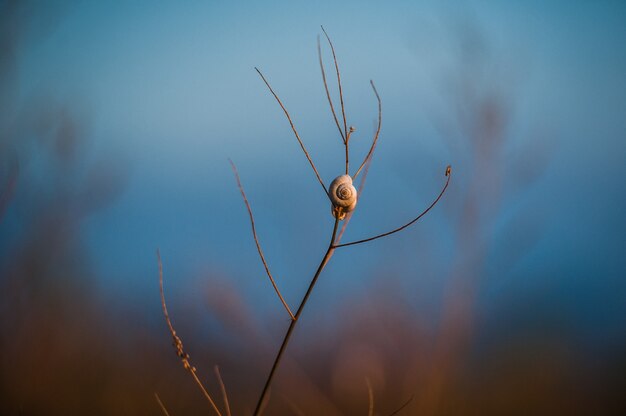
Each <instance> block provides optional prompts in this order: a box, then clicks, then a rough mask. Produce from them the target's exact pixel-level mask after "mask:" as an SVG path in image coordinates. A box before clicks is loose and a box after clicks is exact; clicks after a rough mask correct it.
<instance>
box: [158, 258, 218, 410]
mask: <svg viewBox="0 0 626 416" xmlns="http://www.w3.org/2000/svg"><path fill="white" fill-rule="evenodd" d="M157 259H158V262H159V289H160V291H161V306H162V307H163V315H164V316H165V321H166V322H167V326H168V327H169V330H170V334H172V340H173V342H174V348H176V355H178V356H179V357H180V359H181V361H182V363H183V367H184V368H185V370H187V371H189V373H190V374H191V376H192V377H193V379H194V381H195V382H196V384H197V385H198V387H199V388H200V390H202V393H203V394H204V397H206V399H207V400H208V401H209V404H210V405H211V407H212V408H213V410H215V413H217V415H218V416H222V413H221V412H220V411H219V409H218V408H217V406H216V405H215V402H214V401H213V398H212V397H211V395H210V394H209V392H208V391H207V390H206V388H205V387H204V384H202V381H200V379H199V378H198V375H197V374H196V367H194V366H193V365H191V362H189V354H187V353H186V352H185V350H184V349H183V341H182V340H181V339H180V337H179V336H178V335H176V331H175V330H174V326H173V325H172V321H171V320H170V316H169V314H168V313H167V305H166V304H165V294H164V293H163V263H162V262H161V253H160V252H159V250H157Z"/></svg>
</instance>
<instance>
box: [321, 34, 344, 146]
mask: <svg viewBox="0 0 626 416" xmlns="http://www.w3.org/2000/svg"><path fill="white" fill-rule="evenodd" d="M320 27H321V28H322V32H324V36H326V39H327V40H328V44H329V45H330V50H331V52H332V53H333V61H334V62H335V71H336V72H337V84H338V85H339V102H340V103H341V116H342V117H343V131H344V133H345V135H346V136H345V137H346V144H347V142H348V140H349V136H348V122H347V121H346V109H345V106H344V105H343V89H342V88H341V75H340V74H339V64H337V55H335V47H334V46H333V42H331V40H330V37H329V36H328V33H326V30H325V29H324V26H320Z"/></svg>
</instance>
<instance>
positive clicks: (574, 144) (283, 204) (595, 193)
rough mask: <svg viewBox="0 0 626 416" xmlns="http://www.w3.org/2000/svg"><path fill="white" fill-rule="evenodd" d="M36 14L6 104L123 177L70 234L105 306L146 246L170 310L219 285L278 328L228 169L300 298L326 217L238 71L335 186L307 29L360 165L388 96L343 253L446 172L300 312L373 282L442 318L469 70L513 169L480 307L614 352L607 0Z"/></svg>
mask: <svg viewBox="0 0 626 416" xmlns="http://www.w3.org/2000/svg"><path fill="white" fill-rule="evenodd" d="M32 9H33V10H32V15H31V17H32V22H33V24H32V25H31V26H30V31H29V32H26V35H25V36H24V37H23V39H21V40H20V44H19V45H20V47H19V50H18V53H17V71H16V72H17V74H18V76H17V78H16V83H17V84H16V86H17V87H16V90H17V91H18V94H17V98H16V100H17V102H19V103H26V102H27V101H28V97H31V96H32V95H33V94H39V93H42V92H43V93H44V94H46V95H49V96H53V97H55V99H56V100H57V101H59V102H63V103H68V104H69V105H70V108H71V109H72V111H73V112H74V113H75V114H77V115H78V116H79V117H81V119H82V120H83V123H84V125H85V129H84V131H85V137H86V138H87V140H86V142H87V143H88V144H87V145H85V147H84V149H83V151H84V155H85V156H84V157H85V160H86V161H88V160H90V158H91V159H96V158H97V156H102V155H108V160H109V162H110V166H108V167H107V169H110V171H111V172H113V173H117V174H119V175H121V176H123V177H124V178H125V185H124V188H123V192H122V193H121V194H120V195H119V196H118V197H117V198H116V199H115V200H114V201H113V202H112V203H111V204H110V205H107V206H106V207H105V208H104V209H103V210H101V211H99V212H98V213H96V214H95V215H93V216H91V217H89V218H88V220H87V221H86V222H85V223H84V224H83V227H84V228H83V229H82V231H83V232H84V235H85V241H86V244H87V249H88V253H89V256H90V261H91V262H92V263H93V266H94V268H95V270H96V271H97V274H98V276H99V280H98V286H99V288H100V289H101V290H102V292H103V293H106V294H107V295H111V296H114V297H116V298H117V299H120V300H122V301H130V302H136V303H142V302H150V303H154V302H155V299H156V296H157V291H156V259H155V250H156V248H157V247H159V248H160V249H161V253H162V255H163V258H164V263H165V267H166V273H167V274H166V276H167V285H169V286H170V287H171V290H172V298H174V299H175V298H177V297H185V296H187V295H188V294H189V292H192V293H193V291H194V287H195V286H194V285H198V284H199V282H201V281H206V279H211V278H212V277H211V276H225V277H226V278H227V279H229V280H232V281H233V282H234V284H236V285H237V286H238V287H240V289H241V290H242V291H243V292H244V293H247V294H249V298H250V299H254V303H255V307H256V308H258V309H259V310H264V311H272V313H274V312H277V311H279V308H280V305H279V304H278V302H277V301H276V300H275V298H274V295H273V293H272V291H271V288H270V286H269V283H268V282H267V281H266V277H265V276H264V273H263V269H262V267H261V264H260V262H259V260H258V258H257V254H256V251H255V248H254V243H253V240H252V237H251V235H250V230H249V223H248V220H247V216H246V212H245V208H244V205H243V203H242V201H241V198H240V196H239V194H238V190H237V188H236V184H235V181H234V178H233V176H232V173H231V170H230V167H229V164H228V158H231V159H232V160H233V161H234V162H235V163H236V164H237V166H238V168H239V171H240V174H241V178H242V181H243V183H244V186H245V187H246V191H247V193H248V197H249V199H250V202H251V204H252V208H253V210H254V213H255V217H256V221H257V226H258V231H259V235H260V238H261V242H262V244H263V247H264V250H265V253H266V256H267V258H268V261H269V263H270V266H271V268H272V270H273V272H274V274H275V275H276V276H277V279H278V281H279V285H280V286H281V287H282V288H283V290H284V293H285V296H286V297H287V299H288V300H289V301H290V303H292V304H296V302H297V301H298V300H299V299H300V296H301V294H302V293H303V291H304V289H305V288H306V285H307V284H308V279H309V277H310V275H311V273H312V272H313V270H314V268H315V266H316V265H317V262H318V261H319V258H320V257H321V255H322V254H323V250H324V248H325V246H326V244H327V241H326V240H327V238H328V236H329V233H330V228H331V226H332V218H331V216H330V213H329V206H328V203H327V201H325V199H324V197H323V195H322V194H321V192H320V189H318V188H319V185H318V184H317V183H316V181H315V178H314V176H313V174H312V172H310V169H309V167H308V165H307V164H306V160H305V158H304V156H303V155H302V154H301V152H300V149H299V147H298V146H297V143H296V141H295V139H294V138H293V136H292V133H291V131H290V130H289V126H288V124H287V121H286V120H285V119H284V116H283V114H282V113H281V112H280V109H279V107H278V106H277V105H276V103H275V102H274V100H273V98H272V97H271V95H270V94H269V92H268V91H267V90H266V88H265V86H264V84H263V83H262V81H261V80H260V79H259V77H258V75H257V74H256V72H255V71H254V69H253V68H254V67H255V66H258V67H259V68H260V69H261V70H262V71H263V72H264V74H265V75H266V76H267V77H268V79H269V81H270V83H271V84H272V85H273V87H274V88H275V90H276V91H277V93H278V94H279V96H280V97H281V98H282V100H283V102H284V103H285V105H286V106H287V107H288V109H289V111H290V113H291V115H292V117H293V119H294V121H295V123H296V126H297V128H298V130H299V132H300V134H301V136H302V138H303V140H304V141H305V143H306V145H307V146H308V148H309V150H310V152H311V155H312V157H313V159H314V161H315V162H316V164H317V166H318V168H319V170H320V172H321V175H322V177H323V179H324V180H325V181H326V182H327V183H328V182H330V181H331V180H332V179H333V178H334V177H335V176H337V175H339V174H340V173H341V169H342V166H343V165H342V157H343V154H342V148H341V146H340V142H339V137H338V135H337V132H336V129H335V126H334V124H333V122H332V118H331V115H330V112H329V110H328V107H327V103H326V98H325V95H324V91H323V88H322V83H321V76H320V73H319V66H318V62H317V52H316V36H317V35H319V34H320V33H321V31H320V28H319V25H320V24H323V25H324V26H325V28H326V29H327V31H328V32H329V34H330V36H331V37H332V39H333V41H334V44H335V47H336V51H337V54H338V58H339V64H340V69H341V71H342V78H343V81H344V95H345V101H346V111H347V115H348V118H349V122H350V123H351V124H353V125H355V126H356V127H357V135H356V136H355V137H354V139H353V140H354V142H353V146H354V147H353V150H354V152H355V153H354V159H355V160H356V159H360V158H362V157H363V155H364V154H365V152H366V151H367V148H368V146H369V141H370V138H371V134H372V131H373V124H374V122H375V117H376V103H375V100H374V97H373V95H372V93H371V90H370V88H369V84H368V82H369V80H370V79H373V80H374V81H375V82H376V85H377V88H378V90H379V92H380V95H381V98H382V101H383V129H382V132H381V138H380V144H379V146H378V148H377V151H376V154H375V158H374V163H373V165H372V168H371V171H370V176H369V177H368V182H367V187H366V190H365V193H364V196H363V199H362V200H361V201H360V203H359V209H358V211H357V212H358V213H357V214H356V215H355V217H354V219H353V222H352V223H351V227H350V229H349V230H348V232H347V234H346V238H347V239H350V240H352V239H357V238H361V237H365V236H369V235H371V234H375V233H378V232H382V231H386V230H387V229H390V228H393V227H394V226H397V225H400V224H401V223H403V222H404V221H406V220H408V219H410V218H411V216H412V215H415V214H416V213H417V212H419V211H421V209H423V207H426V206H427V205H428V204H429V203H430V201H431V200H432V199H433V197H434V196H435V195H436V194H437V192H438V191H439V189H440V187H441V185H442V184H443V180H444V177H443V172H444V169H445V166H446V165H447V164H452V166H453V169H454V177H453V185H452V186H451V188H450V190H449V193H448V194H447V195H446V196H445V197H444V199H443V201H442V203H441V204H440V205H439V206H437V207H436V208H435V209H434V210H433V211H432V212H431V213H429V215H428V216H427V217H425V218H424V219H423V220H422V221H421V222H420V223H418V224H417V225H416V226H415V227H413V228H411V229H410V230H409V231H406V232H404V233H402V234H400V235H397V236H394V237H390V238H389V239H386V240H382V241H377V242H375V243H372V244H371V245H367V246H362V247H358V248H351V249H346V251H345V252H339V253H337V255H336V256H335V258H333V261H332V263H331V265H330V266H329V268H328V270H327V272H326V273H325V274H324V275H323V276H322V277H323V279H322V282H323V283H321V285H320V288H319V292H318V293H316V294H315V297H316V298H317V300H316V302H318V306H317V308H320V307H322V306H323V305H334V304H336V303H337V302H341V301H344V300H345V299H347V298H349V297H350V296H352V295H353V294H354V292H358V291H359V290H361V288H362V287H363V286H365V285H367V283H368V282H371V281H373V280H374V279H375V278H377V277H385V276H388V275H389V276H391V277H394V279H399V281H400V282H402V283H401V284H402V285H403V287H405V288H406V290H407V293H408V294H409V295H408V296H409V297H411V296H413V297H414V300H415V302H416V303H419V304H422V305H425V308H426V309H428V308H432V309H433V310H436V305H437V304H438V300H437V299H438V297H439V296H440V294H441V291H442V290H443V287H444V286H445V281H442V280H445V276H446V275H447V272H448V271H449V270H448V268H449V265H450V264H452V263H454V258H455V255H457V254H458V253H456V252H455V247H456V246H455V244H454V237H453V236H454V234H455V227H458V223H457V222H455V218H457V213H458V211H459V209H460V208H459V204H460V203H461V197H460V196H459V195H462V194H463V193H464V192H466V191H467V187H466V185H467V184H468V183H470V181H471V177H470V175H471V172H472V170H471V169H472V166H471V163H469V162H468V161H469V160H470V159H469V156H468V153H467V152H468V150H467V149H466V148H464V147H463V146H461V147H458V146H457V147H455V146H450V145H448V144H446V143H448V142H447V141H446V140H447V139H446V137H445V136H446V135H447V132H450V131H452V132H454V131H456V133H455V137H456V139H457V140H461V141H462V140H463V138H464V133H463V132H462V131H459V130H458V129H456V128H455V127H454V126H453V125H454V117H455V116H454V114H455V109H454V108H452V107H451V104H452V103H453V100H452V99H451V98H450V97H454V96H455V92H456V91H455V85H454V84H453V83H452V82H450V80H451V79H457V78H459V77H461V78H462V77H463V75H464V74H470V73H471V71H472V70H474V69H475V68H474V69H472V67H469V66H468V67H466V65H476V67H480V68H482V69H483V70H484V74H486V75H485V78H484V79H476V85H477V88H478V87H480V88H487V89H489V88H491V87H495V88H496V89H497V91H500V92H502V93H503V94H504V95H505V97H506V99H505V101H506V102H508V103H511V105H510V108H512V110H511V117H510V118H509V122H508V124H507V128H506V134H505V137H506V144H505V146H504V150H503V154H502V161H503V163H504V164H505V166H507V167H508V166H509V165H510V167H511V169H510V170H508V168H507V169H503V172H508V173H507V175H510V176H506V177H503V178H500V179H502V180H503V181H504V183H505V188H504V191H503V194H502V197H501V199H500V200H499V204H500V205H499V206H498V207H497V210H496V211H495V214H494V215H493V216H492V217H491V218H490V219H489V220H488V221H485V223H486V224H488V225H489V226H488V227H486V228H485V229H483V230H482V231H483V235H480V236H477V238H479V239H484V240H485V241H486V244H487V245H488V246H489V249H488V250H487V257H486V265H485V267H484V269H482V270H483V271H482V272H481V274H483V275H484V276H482V280H483V284H482V285H481V290H480V299H481V305H483V306H482V307H483V308H484V311H485V312H486V313H488V312H489V311H490V310H492V309H497V308H498V305H502V304H503V303H511V304H517V303H520V304H522V305H523V303H524V302H527V301H529V300H532V302H533V305H536V303H534V302H538V303H540V304H545V305H550V308H548V309H541V310H542V313H544V314H558V315H560V316H561V315H562V316H564V319H565V320H566V321H567V322H568V325H573V326H574V327H575V328H576V331H578V332H577V333H578V334H579V335H580V337H581V338H582V339H590V338H591V339H596V340H599V341H600V342H601V343H602V342H607V343H614V342H623V340H624V328H625V327H626V322H625V320H624V317H625V316H626V302H624V299H626V283H625V280H624V278H625V277H626V256H624V254H625V247H626V218H625V217H626V216H625V215H624V213H625V212H626V210H625V208H626V184H625V182H624V179H623V178H624V175H625V174H626V163H624V159H625V156H626V47H625V46H624V39H626V25H624V22H625V21H626V7H624V4H623V3H622V2H619V1H599V2H559V1H550V2H539V1H528V2H487V1H484V2H483V1H478V2H456V1H444V2H437V1H430V2H426V1H417V2H416V1H406V2H400V1H398V2H341V3H337V2H320V3H315V4H314V3H313V2H264V3H263V4H260V3H256V2H238V4H232V3H231V2H189V3H186V4H185V5H184V6H183V5H181V4H180V3H178V2H160V3H159V4H158V5H156V4H155V3H154V2H141V1H137V2H129V3H125V2H124V3H123V2H119V3H118V2H96V1H93V2H92V1H81V2H73V3H66V4H63V5H61V6H54V7H53V6H51V5H48V6H33V7H32ZM48 9H49V10H48ZM472 33H478V34H479V37H480V38H482V39H483V41H484V44H485V45H486V48H485V51H486V52H484V55H480V56H481V57H482V59H483V60H484V62H483V61H480V62H473V61H471V59H469V60H467V59H466V58H465V57H464V55H463V52H462V46H463V45H466V44H465V43H464V42H466V41H467V42H470V41H471V40H472V39H471V38H469V35H470V34H472ZM324 48H325V52H326V53H325V55H324V56H325V60H326V63H327V64H328V65H329V64H330V63H331V61H330V55H329V54H328V51H327V50H326V49H327V48H326V46H325V45H324ZM481 62H482V63H481ZM327 68H328V70H329V72H328V73H329V74H332V71H330V66H327ZM494 74H495V75H494ZM333 88H334V87H333ZM442 126H444V127H446V126H447V127H450V130H447V129H446V128H442ZM448 138H449V137H448ZM520 155H523V156H524V157H523V158H522V157H521V156H520ZM31 163H32V164H31V165H28V166H26V167H24V168H23V169H22V170H23V171H24V172H27V173H24V175H32V176H33V178H36V177H39V179H40V183H41V184H42V186H43V187H45V177H46V173H45V168H43V167H37V165H36V161H33V162H31ZM86 163H87V162H86ZM516 166H517V168H519V170H516V169H517V168H516ZM525 168H527V169H526V170H530V171H534V170H537V171H538V172H539V173H538V174H537V177H536V179H535V180H532V181H529V182H526V183H525V184H524V181H523V180H521V179H520V180H518V179H519V178H522V179H523V174H522V173H520V172H525V171H526V170H525ZM38 175H39V176H38ZM520 183H521V184H522V185H519V186H517V185H515V184H520ZM17 192H18V193H17V196H16V199H15V204H14V205H12V206H11V207H10V208H9V211H8V212H7V219H8V221H5V223H4V224H3V227H6V228H5V229H6V230H9V232H10V233H9V234H11V233H13V235H19V233H20V225H19V224H20V215H21V214H20V210H23V209H24V205H20V200H19V192H20V190H19V186H18V191H17ZM390 195H393V199H390V198H389V196H390ZM455 195H456V196H455ZM21 212H23V211H21ZM511 224H513V225H511ZM529 224H530V225H532V226H529ZM5 235H8V234H5ZM9 240H10V237H9ZM537 299H539V300H538V301H537ZM516 302H517V303H516ZM521 308H522V309H523V308H524V307H523V306H521ZM528 308H529V314H532V313H534V312H536V311H535V310H533V308H532V307H531V305H529V306H528ZM322 309H323V308H322ZM278 313H279V312H278ZM542 313H539V314H538V316H537V317H536V319H538V320H541V319H543V318H544V316H542ZM155 315H158V313H157V312H156V311H155ZM159 319H160V316H159ZM432 319H436V313H433V315H432ZM487 320H488V318H487Z"/></svg>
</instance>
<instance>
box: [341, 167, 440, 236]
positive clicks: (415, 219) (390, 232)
mask: <svg viewBox="0 0 626 416" xmlns="http://www.w3.org/2000/svg"><path fill="white" fill-rule="evenodd" d="M451 176H452V168H451V167H450V166H448V167H447V168H446V177H447V179H446V183H445V185H444V186H443V189H442V190H441V192H440V193H439V195H438V196H437V198H436V199H435V200H434V201H433V203H432V204H430V206H429V207H428V208H426V209H425V210H424V211H423V212H422V213H421V214H419V215H418V216H417V217H415V218H414V219H412V220H411V221H409V222H408V223H406V224H404V225H403V226H401V227H398V228H396V229H394V230H391V231H388V232H386V233H382V234H379V235H376V236H374V237H370V238H365V239H363V240H357V241H352V242H350V243H344V244H337V245H335V246H333V247H334V248H339V247H347V246H353V245H356V244H361V243H367V242H368V241H372V240H377V239H379V238H382V237H386V236H388V235H391V234H394V233H397V232H398V231H402V230H404V229H405V228H407V227H409V226H410V225H412V224H413V223H415V222H416V221H417V220H419V219H420V218H422V217H423V216H424V215H426V213H427V212H428V211H430V210H431V209H432V207H434V206H435V205H436V204H437V202H439V200H440V199H441V197H442V196H443V194H444V192H446V189H448V184H449V183H450V177H451Z"/></svg>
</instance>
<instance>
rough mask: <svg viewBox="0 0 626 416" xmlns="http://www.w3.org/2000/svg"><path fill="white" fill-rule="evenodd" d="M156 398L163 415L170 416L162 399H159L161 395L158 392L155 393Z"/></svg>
mask: <svg viewBox="0 0 626 416" xmlns="http://www.w3.org/2000/svg"><path fill="white" fill-rule="evenodd" d="M154 398H155V399H156V401H157V403H158V404H159V407H160V408H161V411H162V412H163V414H164V415H165V416H170V412H168V411H167V408H166V407H165V405H164V404H163V402H162V401H161V398H160V397H159V395H158V394H157V393H156V392H155V393H154Z"/></svg>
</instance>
